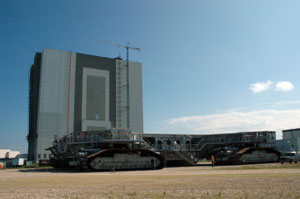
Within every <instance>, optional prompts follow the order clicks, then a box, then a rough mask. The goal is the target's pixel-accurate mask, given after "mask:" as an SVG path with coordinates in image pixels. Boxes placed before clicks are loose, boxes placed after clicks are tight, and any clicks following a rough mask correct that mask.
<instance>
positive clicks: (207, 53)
mask: <svg viewBox="0 0 300 199" xmlns="http://www.w3.org/2000/svg"><path fill="white" fill-rule="evenodd" d="M299 10H300V2H299V1H276V0H269V1H268V0H265V1H260V0H251V1H250V0H249V1H246V0H245V1H237V0H228V1H223V0H219V1H217V0H211V1H199V0H188V1H179V0H164V1H160V0H151V1H147V0H136V1H134V0H131V1H121V0H119V1H117V0H115V1H108V0H107V1H104V0H86V1H76V0H51V1H46V0H45V1H38V0H35V1H33V0H27V1H22V0H0V28H1V29H0V44H1V45H0V89H1V97H0V113H1V114H0V124H1V128H0V135H1V139H0V148H10V149H14V150H21V151H22V152H26V151H27V141H26V135H27V133H28V92H29V86H28V83H29V69H30V66H31V64H32V63H33V58H34V54H35V52H37V51H41V50H42V49H43V48H54V49H61V50H67V51H75V52H80V53H88V54H93V55H99V56H106V57H116V56H118V55H119V53H121V55H122V56H123V57H124V56H125V52H124V50H123V49H118V48H116V47H112V46H106V45H102V44H101V41H103V42H114V43H120V44H126V43H127V42H130V44H131V45H132V46H135V47H139V48H141V49H142V51H141V52H140V53H139V52H131V53H130V59H131V60H133V61H138V62H141V63H142V64H143V89H144V90H143V94H144V126H145V132H153V133H159V132H162V133H203V134H205V133H226V132H237V131H245V130H262V129H263V130H276V131H278V137H280V136H281V135H280V130H281V129H287V128H296V127H300V92H299V87H300V78H299V74H300V56H299V55H300V37H299V35H300V12H299ZM99 41H100V42H99Z"/></svg>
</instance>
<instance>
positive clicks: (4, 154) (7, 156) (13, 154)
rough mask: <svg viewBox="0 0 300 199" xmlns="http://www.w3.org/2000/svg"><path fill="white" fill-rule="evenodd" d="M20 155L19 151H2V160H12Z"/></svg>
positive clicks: (0, 152) (0, 153)
mask: <svg viewBox="0 0 300 199" xmlns="http://www.w3.org/2000/svg"><path fill="white" fill-rule="evenodd" d="M19 154H20V152H19V151H11V150H10V149H0V159H12V158H15V157H17V156H18V155H19Z"/></svg>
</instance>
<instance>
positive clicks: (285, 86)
mask: <svg viewBox="0 0 300 199" xmlns="http://www.w3.org/2000/svg"><path fill="white" fill-rule="evenodd" d="M293 89H294V85H293V84H292V83H291V82H289V81H282V82H277V84H276V91H284V92H287V91H290V90H293Z"/></svg>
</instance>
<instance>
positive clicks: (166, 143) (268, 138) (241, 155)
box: [144, 131, 280, 165]
mask: <svg viewBox="0 0 300 199" xmlns="http://www.w3.org/2000/svg"><path fill="white" fill-rule="evenodd" d="M144 140H145V141H147V143H148V144H149V145H150V146H152V147H153V148H154V151H157V152H160V154H162V155H164V157H165V159H166V161H167V165H172V164H185V165H197V161H198V160H199V159H207V160H209V161H210V160H211V158H212V156H214V159H215V164H217V165H218V164H219V165H220V164H255V163H271V162H279V158H280V152H279V151H277V150H276V149H274V147H273V146H274V144H275V132H274V131H254V132H240V133H228V134H212V135H192V134H189V135H176V134H144Z"/></svg>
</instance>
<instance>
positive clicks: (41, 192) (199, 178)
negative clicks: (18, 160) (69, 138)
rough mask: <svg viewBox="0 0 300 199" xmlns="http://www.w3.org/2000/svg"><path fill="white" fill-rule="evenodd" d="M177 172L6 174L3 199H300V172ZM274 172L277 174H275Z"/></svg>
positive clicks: (258, 168) (0, 174) (0, 187)
mask: <svg viewBox="0 0 300 199" xmlns="http://www.w3.org/2000/svg"><path fill="white" fill-rule="evenodd" d="M281 166H282V167H283V168H284V167H285V165H280V164H272V165H255V169H253V168H247V167H249V166H230V167H215V168H211V167H208V166H200V167H177V168H165V169H163V170H158V171H128V172H116V173H110V172H104V173H81V172H70V171H56V170H53V169H22V170H6V171H0V198H299V199H300V168H299V167H296V168H290V169H282V168H280V167H281ZM270 167H274V168H270Z"/></svg>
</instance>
